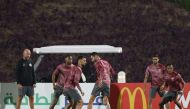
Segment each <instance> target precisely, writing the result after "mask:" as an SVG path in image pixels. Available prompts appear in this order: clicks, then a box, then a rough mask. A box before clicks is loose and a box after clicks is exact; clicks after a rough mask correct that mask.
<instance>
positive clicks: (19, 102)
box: [16, 96, 23, 109]
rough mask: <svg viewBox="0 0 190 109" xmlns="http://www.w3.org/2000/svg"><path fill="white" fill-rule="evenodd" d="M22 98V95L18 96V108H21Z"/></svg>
mask: <svg viewBox="0 0 190 109" xmlns="http://www.w3.org/2000/svg"><path fill="white" fill-rule="evenodd" d="M22 98H23V97H21V96H18V98H17V103H16V109H20V105H21V102H22Z"/></svg>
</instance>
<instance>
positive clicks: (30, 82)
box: [16, 49, 36, 109]
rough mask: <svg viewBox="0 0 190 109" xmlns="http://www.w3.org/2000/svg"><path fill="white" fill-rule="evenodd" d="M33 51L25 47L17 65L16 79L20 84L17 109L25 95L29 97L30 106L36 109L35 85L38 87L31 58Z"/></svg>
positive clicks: (18, 84)
mask: <svg viewBox="0 0 190 109" xmlns="http://www.w3.org/2000/svg"><path fill="white" fill-rule="evenodd" d="M30 57H31V51H30V50H29V49H25V50H24V51H23V57H22V59H20V60H19V62H18V64H17V67H16V77H17V78H16V79H17V86H18V98H17V103H16V109H20V105H21V101H22V98H23V96H25V95H27V96H28V97H29V102H30V108H31V109H34V87H36V85H35V84H36V80H35V74H34V65H33V62H32V60H31V58H30Z"/></svg>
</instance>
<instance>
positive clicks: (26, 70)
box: [16, 59, 36, 86]
mask: <svg viewBox="0 0 190 109" xmlns="http://www.w3.org/2000/svg"><path fill="white" fill-rule="evenodd" d="M16 77H17V84H21V85H23V86H33V84H36V80H35V74H34V64H33V62H32V60H31V59H29V60H24V59H20V60H19V61H18V64H17V66H16Z"/></svg>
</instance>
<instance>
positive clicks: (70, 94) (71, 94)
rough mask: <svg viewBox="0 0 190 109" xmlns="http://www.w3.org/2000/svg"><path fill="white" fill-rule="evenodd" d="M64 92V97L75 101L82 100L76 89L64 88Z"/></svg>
mask: <svg viewBox="0 0 190 109" xmlns="http://www.w3.org/2000/svg"><path fill="white" fill-rule="evenodd" d="M64 94H65V97H66V99H69V100H73V101H76V102H78V101H80V100H82V98H81V96H80V94H79V93H78V91H77V90H76V89H72V88H64Z"/></svg>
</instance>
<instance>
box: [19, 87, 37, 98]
mask: <svg viewBox="0 0 190 109" xmlns="http://www.w3.org/2000/svg"><path fill="white" fill-rule="evenodd" d="M25 95H27V96H28V97H31V96H34V87H33V86H22V88H18V96H20V97H23V96H25Z"/></svg>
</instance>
